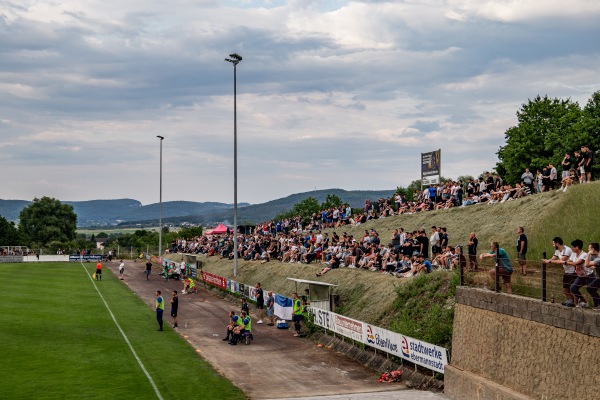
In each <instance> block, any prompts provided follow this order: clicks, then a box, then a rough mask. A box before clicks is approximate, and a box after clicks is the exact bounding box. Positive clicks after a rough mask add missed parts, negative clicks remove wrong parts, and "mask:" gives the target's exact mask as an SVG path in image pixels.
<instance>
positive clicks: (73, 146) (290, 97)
mask: <svg viewBox="0 0 600 400" xmlns="http://www.w3.org/2000/svg"><path fill="white" fill-rule="evenodd" d="M598 21H600V2H599V1H597V0H569V1H568V2H565V1H564V0H413V1H378V0H364V1H341V0H340V1H337V0H321V1H311V0H289V1H286V0H273V1H254V0H239V1H234V0H227V1H217V0H170V1H167V2H164V1H154V0H143V1H142V0H128V1H122V0H102V1H99V0H98V1H97V0H84V1H83V0H62V1H60V0H56V1H38V0H0V171H1V180H2V184H0V199H20V200H32V199H33V198H34V197H42V196H50V197H54V198H57V199H59V200H61V201H82V200H93V199H117V198H133V199H137V200H140V201H141V202H142V203H143V204H152V203H157V202H158V201H159V196H160V164H161V163H160V143H159V139H158V138H157V135H161V136H164V138H165V139H164V141H163V143H162V154H163V158H162V171H163V180H162V182H163V184H162V188H163V191H162V193H163V195H162V200H163V201H175V200H187V201H198V202H204V201H217V202H224V203H233V193H234V189H233V188H234V185H233V170H234V168H233V164H234V162H233V160H234V157H233V154H234V152H233V148H234V118H233V116H234V113H233V106H234V102H233V100H234V96H233V88H234V85H233V82H234V80H233V78H234V74H233V72H234V71H233V65H232V64H231V63H228V62H225V60H224V59H225V58H227V57H228V55H229V54H230V53H234V52H235V53H238V54H240V55H241V56H242V57H243V60H242V62H241V63H240V64H239V65H238V66H237V127H238V129H237V150H238V157H237V164H238V201H239V202H248V203H252V204H256V203H262V202H266V201H269V200H273V199H277V198H280V197H285V196H288V195H290V194H293V193H299V192H307V191H312V190H315V189H319V190H321V189H328V188H341V189H346V190H371V189H373V190H383V189H395V188H396V187H397V186H408V185H409V184H410V182H412V181H414V180H416V179H419V178H420V155H421V153H425V152H429V151H433V150H436V149H441V171H442V175H443V176H445V177H449V178H456V177H458V176H459V175H478V174H480V173H481V172H483V171H486V170H489V169H492V168H493V167H494V166H495V164H496V162H497V157H496V152H497V151H498V148H499V147H500V146H502V145H503V144H504V133H505V131H506V130H507V129H508V128H509V127H511V126H514V125H516V123H517V120H516V115H515V114H516V112H517V111H518V109H519V108H520V107H521V105H522V104H524V103H526V102H527V101H528V99H533V98H535V97H536V96H537V95H541V96H544V95H548V96H550V97H559V98H570V99H572V100H573V101H577V102H579V104H580V105H581V106H582V107H583V106H584V105H585V104H586V103H587V100H588V99H589V98H590V97H591V95H592V94H593V93H594V92H595V91H598V90H600V67H599V66H600V40H598V38H600V24H599V23H598Z"/></svg>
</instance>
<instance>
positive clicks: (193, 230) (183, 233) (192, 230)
mask: <svg viewBox="0 0 600 400" xmlns="http://www.w3.org/2000/svg"><path fill="white" fill-rule="evenodd" d="M177 236H178V237H183V238H193V237H196V236H202V227H201V226H190V227H188V228H181V229H180V230H179V232H177Z"/></svg>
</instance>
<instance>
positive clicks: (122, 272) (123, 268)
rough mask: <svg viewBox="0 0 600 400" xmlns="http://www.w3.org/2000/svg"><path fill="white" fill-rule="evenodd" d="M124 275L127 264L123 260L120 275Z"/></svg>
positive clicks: (120, 265)
mask: <svg viewBox="0 0 600 400" xmlns="http://www.w3.org/2000/svg"><path fill="white" fill-rule="evenodd" d="M123 274H125V263H124V262H123V260H121V263H120V264H119V275H123Z"/></svg>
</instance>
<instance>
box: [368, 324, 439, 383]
mask: <svg viewBox="0 0 600 400" xmlns="http://www.w3.org/2000/svg"><path fill="white" fill-rule="evenodd" d="M364 329H365V330H364V333H363V334H364V338H365V342H364V343H365V344H366V345H368V346H371V347H375V348H376V349H379V350H383V351H385V352H387V353H390V354H393V355H395V356H398V357H401V358H403V359H405V360H408V361H410V362H412V363H415V364H418V365H420V366H422V367H425V368H429V369H431V370H433V371H436V372H440V373H442V374H443V373H444V367H445V366H446V364H448V354H447V351H446V349H445V348H443V347H439V346H435V345H433V344H429V343H427V342H422V341H420V340H417V339H413V338H411V337H409V336H404V335H401V334H399V333H396V332H392V331H388V330H387V329H382V328H379V327H377V326H373V325H369V324H364Z"/></svg>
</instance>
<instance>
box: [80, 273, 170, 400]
mask: <svg viewBox="0 0 600 400" xmlns="http://www.w3.org/2000/svg"><path fill="white" fill-rule="evenodd" d="M81 266H82V267H83V270H84V271H85V273H86V274H87V276H88V278H90V281H92V284H93V285H94V289H96V292H98V295H99V296H100V298H101V299H102V302H103V303H104V305H105V306H106V309H107V310H108V313H109V314H110V316H111V318H112V320H113V321H114V322H115V325H116V326H117V328H119V332H121V335H123V339H125V342H126V343H127V346H129V350H131V352H132V353H133V356H134V357H135V359H136V360H137V362H138V364H139V365H140V367H141V368H142V371H144V374H146V378H148V381H150V384H151V385H152V388H153V389H154V392H156V396H157V397H158V398H159V399H160V400H164V399H163V397H162V396H161V394H160V392H159V391H158V388H157V387H156V384H155V383H154V380H153V379H152V377H151V376H150V374H149V373H148V371H147V370H146V367H144V364H143V363H142V360H140V358H139V357H138V355H137V353H136V352H135V350H134V349H133V346H132V345H131V342H130V341H129V338H128V337H127V335H126V334H125V332H123V329H121V325H119V323H118V322H117V319H116V318H115V315H114V314H113V312H112V310H111V309H110V307H109V306H108V303H107V302H106V300H104V296H102V293H100V290H99V289H98V286H96V282H94V279H93V278H92V276H91V275H90V273H89V271H88V270H87V269H85V265H83V262H81Z"/></svg>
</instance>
